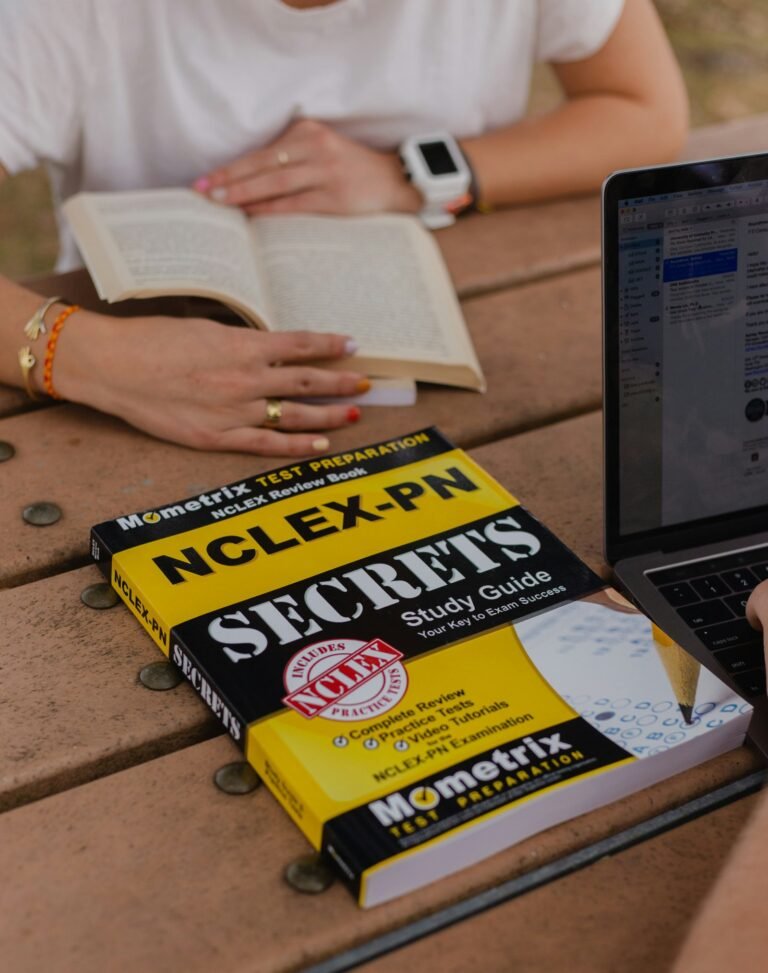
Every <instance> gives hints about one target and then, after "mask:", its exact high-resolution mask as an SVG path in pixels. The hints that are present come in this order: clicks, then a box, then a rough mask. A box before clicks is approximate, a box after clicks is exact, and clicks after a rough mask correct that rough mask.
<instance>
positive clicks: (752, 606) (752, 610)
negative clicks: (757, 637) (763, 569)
mask: <svg viewBox="0 0 768 973" xmlns="http://www.w3.org/2000/svg"><path fill="white" fill-rule="evenodd" d="M747 621H748V622H749V624H750V625H751V626H752V628H756V629H762V630H763V645H764V647H765V654H766V662H767V663H768V581H763V582H761V583H760V584H759V585H758V586H757V587H756V588H755V590H754V591H753V592H752V594H751V595H750V596H749V600H748V601H747Z"/></svg>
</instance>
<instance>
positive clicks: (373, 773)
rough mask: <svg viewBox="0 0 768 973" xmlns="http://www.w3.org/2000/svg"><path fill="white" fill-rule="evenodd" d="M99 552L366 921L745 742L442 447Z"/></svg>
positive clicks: (132, 524)
mask: <svg viewBox="0 0 768 973" xmlns="http://www.w3.org/2000/svg"><path fill="white" fill-rule="evenodd" d="M91 542H92V553H93V556H94V557H95V559H96V560H97V561H98V562H99V563H100V565H101V567H102V568H103V570H104V572H105V573H106V574H107V575H108V577H109V578H110V581H111V583H112V585H113V586H114V587H115V589H116V590H117V591H118V592H119V594H120V595H121V597H122V598H123V600H124V601H125V602H126V604H127V605H128V606H129V608H130V609H131V610H132V611H133V613H134V614H135V615H136V617H137V618H138V620H139V621H140V622H141V624H142V625H143V626H144V628H145V629H146V630H147V632H148V633H149V635H150V636H151V637H152V638H153V639H154V641H155V642H156V643H157V645H158V646H159V647H160V648H161V649H162V651H163V652H164V653H165V654H166V655H167V656H168V657H169V658H170V659H171V660H172V661H173V662H174V663H175V664H176V665H178V666H179V667H180V669H181V671H182V672H183V674H184V675H185V676H186V678H187V679H188V680H189V681H190V683H191V684H192V685H193V686H194V688H195V689H196V690H197V692H198V693H199V695H200V696H201V697H202V699H203V700H204V701H205V702H206V703H207V704H208V706H209V707H210V708H211V709H212V711H213V712H214V713H215V715H216V716H217V718H218V719H219V720H220V721H221V724H222V726H223V727H224V728H225V729H226V731H227V732H228V733H229V734H230V735H231V736H232V738H233V739H234V740H235V741H236V742H237V743H238V745H239V746H240V747H241V748H242V749H243V750H244V752H245V756H246V758H247V759H248V761H249V762H250V763H251V764H252V765H253V766H254V767H255V769H256V770H257V771H258V773H259V774H260V775H261V777H262V778H263V780H264V782H265V784H266V785H267V786H268V787H269V789H270V790H271V791H272V793H273V794H274V796H275V797H276V798H277V799H278V801H280V803H281V804H282V805H283V807H284V808H285V810H286V811H287V813H288V814H289V815H290V816H291V817H292V818H293V820H294V821H295V823H296V824H297V825H298V826H299V827H300V828H301V829H302V831H303V832H304V834H305V835H306V836H307V838H308V839H309V841H310V842H311V843H312V845H313V846H314V847H315V848H317V849H320V850H322V851H323V852H324V853H325V854H326V855H327V856H328V857H329V859H331V860H332V861H333V862H335V864H336V866H337V868H338V869H339V870H340V872H341V873H342V875H343V876H345V877H346V879H347V880H348V882H349V884H350V885H351V886H352V888H353V889H354V891H355V893H356V895H357V896H358V900H359V902H360V903H361V904H363V905H374V904H377V903H380V902H383V901H385V900H387V899H390V898H392V897H394V896H397V895H400V894H402V893H404V892H406V891H409V890H411V889H414V888H417V887H418V886H421V885H424V884H426V883H427V882H430V881H432V880H434V879H437V878H439V877H441V876H445V875H447V874H449V873H451V872H454V871H456V870H457V869H460V868H463V867H465V866H467V865H470V864H472V863H473V862H476V861H478V860H479V859H481V858H484V857H486V856H488V855H490V854H493V853H494V852H496V851H499V850H500V849H502V848H505V847H507V846H509V845H510V844H513V843H514V842H516V841H519V840H521V839H523V838H525V837H528V836H529V835H531V834H533V833H535V832H536V831H540V830H542V829H544V828H547V827H549V826H551V825H553V824H555V823H557V822H560V821H563V820H566V819H568V818H572V817H574V816H576V815H577V814H581V813H583V812H585V811H588V810H590V809H592V808H595V807H598V806H600V805H603V804H606V803H608V802H610V801H613V800H616V799H617V798H619V797H621V796H623V795H626V794H628V793H631V792H632V791H636V790H639V789H640V788H642V787H645V786H648V785H649V784H651V783H654V782H656V781H658V780H660V779H662V778H664V777H668V776H670V775H671V774H674V773H677V772H679V771H681V770H683V769H685V768H687V767H690V766H692V765H694V764H696V763H699V762H701V761H703V760H706V759H708V758H709V757H712V756H714V755H716V754H718V753H721V752H723V751H725V750H728V749H730V748H732V747H735V746H738V745H739V744H740V743H741V742H742V740H743V738H744V734H745V731H746V727H747V724H748V720H749V716H750V713H751V707H750V706H749V704H747V703H746V702H744V701H743V700H742V699H740V698H739V697H737V696H735V695H733V694H732V692H731V690H730V689H729V688H728V687H726V686H725V685H724V684H723V683H721V682H720V681H719V680H718V679H716V678H715V677H714V676H713V675H712V674H711V673H709V672H707V671H703V670H702V672H701V674H700V678H699V680H698V686H697V687H695V696H693V697H692V698H691V699H689V700H688V702H687V710H686V707H685V706H683V707H682V708H681V706H680V705H679V703H680V702H681V700H680V699H679V691H678V689H677V688H676V687H675V686H674V685H673V683H671V682H670V679H669V677H668V675H667V671H668V664H669V652H670V648H671V647H670V644H669V640H668V639H666V637H665V636H664V635H663V633H661V632H659V631H658V629H655V628H654V627H653V626H652V625H651V623H650V621H649V620H648V619H647V618H646V617H645V616H644V615H642V614H640V613H639V612H638V611H636V610H635V609H634V608H633V607H632V606H631V605H630V604H629V603H628V602H626V601H625V600H624V599H622V598H621V597H620V596H619V595H618V594H617V593H616V592H614V591H613V589H611V588H608V587H606V585H605V583H604V582H603V581H602V580H601V579H600V578H599V577H598V576H597V575H596V574H594V573H593V572H592V571H591V570H590V569H589V568H588V567H587V566H586V565H585V564H583V563H582V562H581V561H580V560H579V559H578V558H577V557H576V556H575V555H574V554H573V553H572V552H571V551H570V550H568V549H567V548H566V547H565V546H564V545H563V544H562V543H561V542H560V541H558V540H557V538H556V537H554V536H553V534H552V533H551V532H550V531H548V530H547V529H546V528H545V527H544V526H542V524H540V523H539V522H538V521H537V520H536V519H535V518H534V517H533V516H531V514H529V513H528V512H527V511H526V510H525V509H523V507H522V506H521V505H520V504H519V503H518V501H517V500H516V499H515V498H514V497H513V496H512V495H511V494H510V493H508V492H507V491H506V490H505V489H504V488H503V487H502V486H501V485H500V484H499V483H497V482H496V481H495V480H494V479H493V478H492V477H490V476H489V475H488V474H487V473H486V472H485V471H484V470H483V469H482V468H481V467H480V466H478V464H477V463H475V462H474V461H473V460H472V459H471V458H470V457H469V456H468V455H466V454H465V453H464V452H463V451H462V450H459V449H455V448H454V447H453V446H452V445H451V444H450V443H449V442H448V441H447V440H445V439H444V438H443V437H442V435H441V434H440V433H439V432H438V431H437V430H435V429H425V430H422V431H419V432H415V433H413V434H410V435H407V436H403V437H402V438H400V439H396V440H391V441H386V442H381V443H376V444H373V445H369V446H365V447H360V448H358V449H354V450H350V451H348V452H344V453H339V454H337V455H333V456H327V457H321V458H315V459H307V460H303V461H301V462H295V463H292V464H290V465H287V466H284V467H282V468H280V469H276V470H273V471H272V472H268V473H262V474H256V475H254V476H251V477H248V478H246V479H243V480H241V481H240V482H237V483H231V484H229V485H227V486H222V487H218V488H216V489H212V490H210V491H208V492H206V493H201V494H199V495H197V496H194V497H190V498H187V499H185V500H180V501H178V502H177V503H170V504H167V505H165V506H162V507H158V508H157V509H154V510H147V511H141V512H136V513H130V514H126V515H125V516H121V517H118V518H117V519H115V520H112V521H109V522H107V523H103V524H100V525H98V526H97V527H95V528H94V529H93V531H92V538H91ZM678 651H680V652H681V651H682V650H678ZM670 671H671V670H670ZM689 688H690V687H689Z"/></svg>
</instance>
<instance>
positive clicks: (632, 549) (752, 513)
mask: <svg viewBox="0 0 768 973" xmlns="http://www.w3.org/2000/svg"><path fill="white" fill-rule="evenodd" d="M761 179H764V180H768V153H766V152H760V153H753V154H750V155H741V156H728V157H723V158H716V159H706V160H701V161H696V162H683V163H676V164H673V165H663V166H653V167H648V168H641V169H625V170H621V171H618V172H615V173H613V174H612V175H611V176H609V177H608V179H606V181H605V182H604V184H603V188H602V219H601V225H602V292H603V509H604V518H603V525H604V535H603V548H604V553H605V557H606V561H607V562H608V563H609V564H611V565H613V564H615V563H616V562H617V561H619V560H622V559H624V558H628V557H634V556H637V555H642V554H647V553H651V552H653V551H665V552H666V551H677V550H684V549H687V548H691V547H694V546H698V545H700V544H711V543H717V542H719V541H722V540H726V539H728V538H730V537H742V536H746V535H749V534H752V533H756V532H760V531H764V530H765V527H766V523H768V504H765V505H762V506H760V507H753V508H750V509H749V510H742V511H739V512H738V513H726V514H722V515H719V516H717V517H708V518H704V519H701V520H695V521H687V522H685V523H684V524H675V525H671V526H668V527H660V528H656V529H654V530H648V531H643V532H638V533H634V534H622V532H621V530H620V526H619V525H620V523H621V507H620V504H621V496H620V493H619V447H620V429H619V327H618V319H619V314H618V310H619V279H618V278H619V219H618V210H619V201H620V200H623V199H637V198H640V197H642V196H658V195H663V194H667V193H675V192H684V191H688V190H693V189H704V188H713V187H716V186H724V185H733V184H736V183H743V182H752V181H755V180H761ZM766 214H767V215H768V209H767V210H766Z"/></svg>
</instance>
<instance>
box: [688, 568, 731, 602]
mask: <svg viewBox="0 0 768 973" xmlns="http://www.w3.org/2000/svg"><path fill="white" fill-rule="evenodd" d="M691 585H692V586H693V590H694V591H695V592H696V593H697V594H698V595H699V596H700V597H702V598H722V596H723V595H729V594H730V593H731V589H730V588H729V587H728V585H727V584H726V583H725V582H724V581H723V580H721V579H720V578H718V576H717V575H716V574H710V575H708V576H707V577H706V578H696V580H695V581H691Z"/></svg>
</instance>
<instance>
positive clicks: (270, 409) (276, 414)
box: [264, 399, 283, 426]
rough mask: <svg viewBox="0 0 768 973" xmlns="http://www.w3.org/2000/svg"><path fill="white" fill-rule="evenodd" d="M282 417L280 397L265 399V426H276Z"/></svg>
mask: <svg viewBox="0 0 768 973" xmlns="http://www.w3.org/2000/svg"><path fill="white" fill-rule="evenodd" d="M282 418H283V403H282V402H281V401H280V399H267V415H266V418H265V419H264V425H265V426H276V425H277V424H278V422H280V420H281V419H282Z"/></svg>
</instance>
